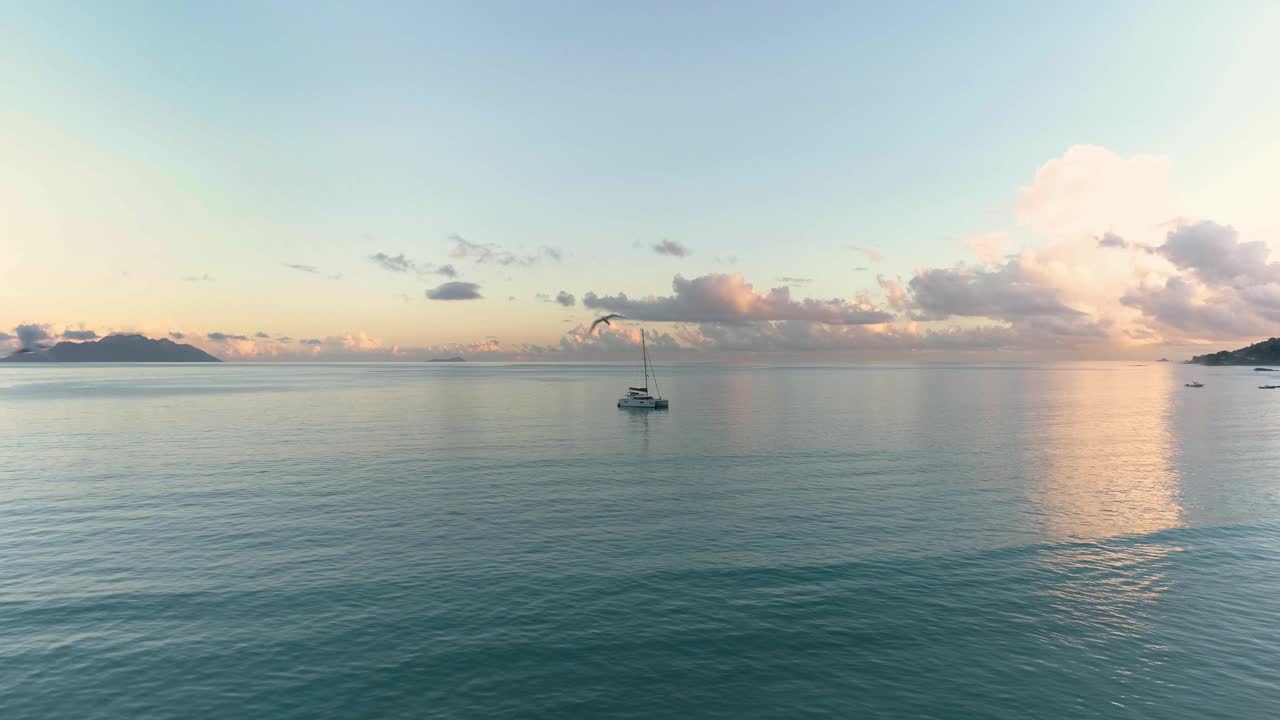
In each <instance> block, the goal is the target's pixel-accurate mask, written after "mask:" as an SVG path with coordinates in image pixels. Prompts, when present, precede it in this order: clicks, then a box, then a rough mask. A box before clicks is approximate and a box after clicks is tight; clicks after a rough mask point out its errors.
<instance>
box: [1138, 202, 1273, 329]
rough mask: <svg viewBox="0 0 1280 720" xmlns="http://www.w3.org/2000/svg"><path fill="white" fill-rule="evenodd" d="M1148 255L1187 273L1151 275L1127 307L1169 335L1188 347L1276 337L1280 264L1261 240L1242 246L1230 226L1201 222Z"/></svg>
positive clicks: (1181, 227) (1178, 229)
mask: <svg viewBox="0 0 1280 720" xmlns="http://www.w3.org/2000/svg"><path fill="white" fill-rule="evenodd" d="M1142 251H1143V252H1144V253H1147V254H1150V255H1153V256H1156V257H1160V258H1164V259H1166V260H1167V261H1168V262H1169V263H1170V264H1171V265H1172V266H1173V267H1174V268H1176V269H1177V270H1178V271H1180V272H1179V273H1178V274H1172V275H1170V276H1169V277H1167V278H1161V277H1159V276H1156V275H1154V274H1151V275H1148V276H1145V277H1143V278H1141V279H1140V282H1138V283H1137V284H1136V286H1135V287H1132V288H1130V289H1129V290H1128V291H1127V292H1125V294H1124V296H1123V297H1122V298H1121V302H1122V303H1123V304H1124V305H1125V306H1127V307H1131V308H1134V309H1136V310H1138V311H1140V312H1141V313H1142V316H1143V318H1144V319H1145V320H1148V321H1150V322H1152V323H1154V324H1155V326H1156V327H1158V328H1159V329H1161V330H1162V331H1163V334H1164V335H1165V336H1168V337H1172V338H1174V339H1182V340H1193V341H1194V340H1230V339H1249V338H1256V337H1258V336H1264V337H1270V336H1271V335H1274V334H1275V329H1276V326H1277V325H1278V324H1280V263H1276V262H1271V261H1270V249H1269V248H1268V247H1267V245H1266V244H1265V243H1262V242H1259V241H1252V242H1240V241H1239V237H1238V233H1237V232H1236V230H1235V229H1234V228H1232V227H1231V226H1228V225H1220V224H1218V223H1214V222H1209V221H1202V222H1195V223H1189V224H1183V225H1179V226H1177V227H1175V228H1174V229H1173V230H1170V231H1169V232H1168V233H1167V234H1166V237H1165V242H1164V243H1163V244H1162V245H1160V246H1158V247H1154V248H1148V247H1144V248H1143V249H1142Z"/></svg>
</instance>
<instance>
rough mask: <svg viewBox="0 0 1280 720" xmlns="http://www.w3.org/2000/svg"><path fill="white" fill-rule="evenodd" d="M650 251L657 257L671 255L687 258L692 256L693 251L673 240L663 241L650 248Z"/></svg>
mask: <svg viewBox="0 0 1280 720" xmlns="http://www.w3.org/2000/svg"><path fill="white" fill-rule="evenodd" d="M652 250H653V251H654V252H656V253H658V254H659V255H673V256H675V257H687V256H689V255H692V254H693V251H692V250H690V249H689V248H688V247H685V246H684V245H683V244H681V243H678V242H676V241H674V240H663V241H662V242H660V243H656V244H654V245H653V246H652Z"/></svg>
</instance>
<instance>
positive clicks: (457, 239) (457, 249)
mask: <svg viewBox="0 0 1280 720" xmlns="http://www.w3.org/2000/svg"><path fill="white" fill-rule="evenodd" d="M449 240H451V241H452V242H453V249H452V250H450V251H449V257H454V258H469V259H471V261H472V262H475V263H477V264H480V265H501V266H504V267H506V266H512V265H514V266H519V267H529V266H530V265H534V264H536V263H538V262H540V261H541V260H543V259H544V258H545V259H549V260H553V261H555V262H560V260H561V259H562V258H563V253H562V252H561V251H560V250H559V249H557V248H553V247H546V246H543V247H541V248H539V249H538V251H537V252H536V253H534V254H532V255H517V254H515V253H513V252H511V251H510V250H506V249H504V248H503V247H502V246H501V245H498V244H497V243H475V242H471V241H470V240H467V239H466V238H464V237H462V236H461V235H450V236H449Z"/></svg>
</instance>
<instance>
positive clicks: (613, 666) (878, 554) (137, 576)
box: [0, 364, 1280, 719]
mask: <svg viewBox="0 0 1280 720" xmlns="http://www.w3.org/2000/svg"><path fill="white" fill-rule="evenodd" d="M659 371H660V373H661V376H660V377H661V380H662V390H663V391H664V393H665V394H666V395H667V396H668V397H670V398H672V409H671V410H670V411H669V412H664V413H655V412H645V411H626V410H619V409H617V408H616V407H614V402H615V400H616V397H617V395H618V393H619V392H620V391H621V390H622V389H623V388H625V386H626V384H628V383H629V382H631V381H633V380H634V378H633V377H632V375H633V374H634V373H633V372H632V368H620V367H602V366H514V367H502V366H480V365H449V366H440V365H434V366H430V365H345V366H344V365H327V366H313V365H307V366H261V365H260V366H253V365H220V366H75V367H69V366H53V367H37V366H22V367H5V368H2V369H0V707H2V708H3V710H2V711H0V713H2V715H0V716H2V717H4V718H6V719H15V718H55V717H57V718H143V717H145V718H196V717H199V718H248V717H258V718H357V717H358V718H374V717H377V718H420V717H477V718H495V717H522V718H523V717H682V718H700V717H725V718H741V717H788V718H792V717H810V716H812V717H816V716H824V715H838V716H845V717H905V718H951V717H955V718H969V717H983V718H1034V717H1054V718H1091V717H1099V718H1101V717H1106V718H1205V717H1221V718H1245V717H1257V718H1263V717H1276V716H1278V715H1280V472H1278V470H1280V392H1276V393H1271V392H1266V391H1260V390H1257V389H1255V386H1256V385H1258V384H1259V383H1260V381H1259V380H1258V379H1257V377H1256V376H1255V374H1254V373H1252V372H1250V371H1249V369H1248V368H1243V369H1242V368H1213V369H1206V368H1192V367H1186V366H1180V365H1157V364H1148V365H1146V366H1144V367H1130V366H1128V365H1125V364H1064V365H988V366H961V365H957V366H906V365H900V366H891V365H879V366H862V367H811V368H750V367H731V368H706V367H687V368H659ZM1257 375H1261V374H1257ZM1191 379H1200V380H1202V381H1204V382H1205V383H1206V387H1205V388H1203V389H1200V390H1189V389H1185V388H1183V387H1182V384H1183V383H1184V382H1187V381H1189V380H1191Z"/></svg>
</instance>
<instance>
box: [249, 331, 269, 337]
mask: <svg viewBox="0 0 1280 720" xmlns="http://www.w3.org/2000/svg"><path fill="white" fill-rule="evenodd" d="M253 336H254V337H256V338H269V337H271V336H270V335H268V334H266V333H264V332H261V331H259V332H256V333H254V334H253Z"/></svg>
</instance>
